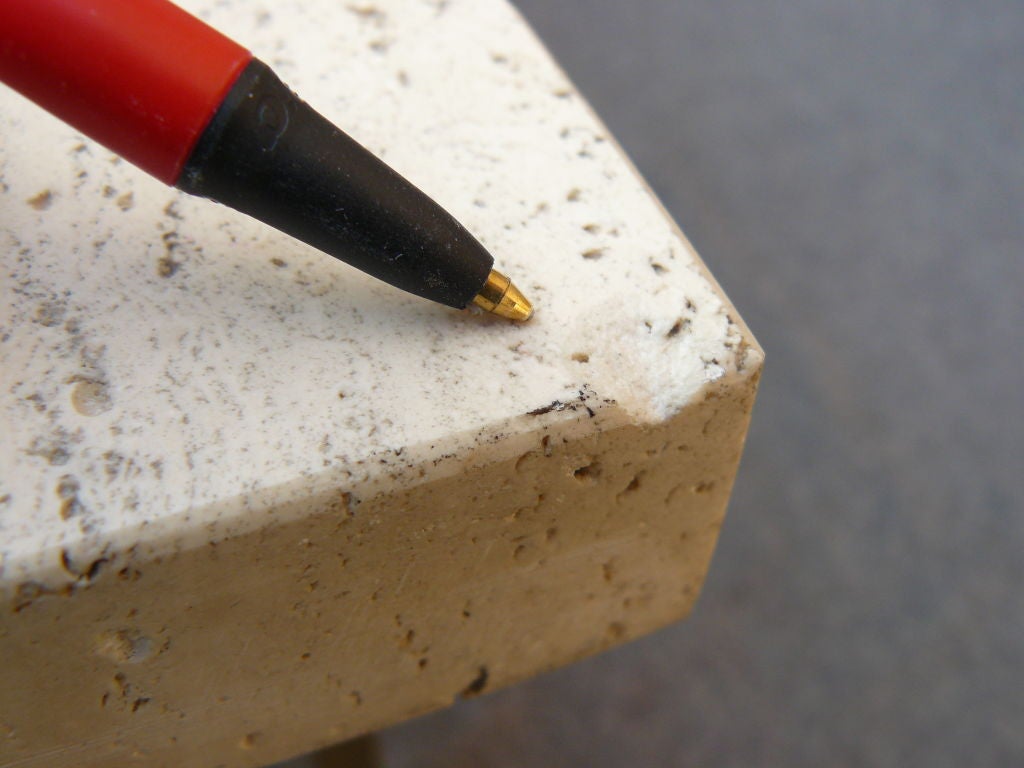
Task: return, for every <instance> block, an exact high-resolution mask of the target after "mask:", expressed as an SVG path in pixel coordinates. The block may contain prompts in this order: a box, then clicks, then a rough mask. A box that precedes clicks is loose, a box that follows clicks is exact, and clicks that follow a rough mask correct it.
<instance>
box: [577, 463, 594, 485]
mask: <svg viewBox="0 0 1024 768" xmlns="http://www.w3.org/2000/svg"><path fill="white" fill-rule="evenodd" d="M572 476H573V477H575V478H576V479H577V480H578V481H579V482H581V483H595V482H597V479H598V478H599V477H600V476H601V464H600V462H597V461H592V462H590V463H589V464H584V465H583V466H581V467H577V468H576V469H574V470H573V471H572Z"/></svg>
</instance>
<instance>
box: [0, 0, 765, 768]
mask: <svg viewBox="0 0 1024 768" xmlns="http://www.w3.org/2000/svg"><path fill="white" fill-rule="evenodd" d="M182 5H183V6H185V7H186V8H188V9H190V10H192V11H198V12H199V13H200V15H202V16H203V17H204V18H206V19H207V20H209V21H210V22H211V23H213V24H214V25H215V26H217V27H219V28H220V29H222V30H224V31H225V32H227V33H229V34H231V35H232V36H234V37H235V38H237V39H239V40H241V41H244V42H245V43H247V44H248V45H250V46H251V47H252V49H253V50H254V52H255V53H256V54H257V55H258V56H260V57H261V58H263V59H264V60H266V61H268V62H269V63H271V64H272V65H273V66H274V67H275V69H277V71H278V73H279V74H280V75H281V76H282V77H283V78H284V79H285V80H286V81H287V82H289V83H290V84H291V85H292V86H293V87H294V88H295V89H296V90H297V91H298V92H299V93H300V94H302V95H303V97H304V98H306V99H307V100H308V101H310V102H311V103H313V104H314V105H315V106H317V107H318V108H319V109H320V110H321V111H322V112H324V113H325V114H326V115H327V116H328V117H329V118H331V119H333V120H334V121H335V122H337V123H338V124H339V125H341V126H342V127H344V128H345V129H346V130H348V131H349V132H350V133H352V134H353V135H354V136H355V137H356V138H357V139H359V140H361V141H362V142H363V143H365V144H366V145H367V146H368V147H369V148H371V149H372V150H374V151H376V152H378V153H379V154H381V155H382V156H383V157H384V158H385V159H386V160H387V161H388V162H389V163H391V164H392V165H393V166H394V167H395V168H396V169H398V170H399V171H400V172H402V173H404V174H405V175H407V176H408V177H409V178H410V179H412V180H413V181H414V182H416V183H418V184H419V185H420V186H421V187H423V188H424V189H425V190H427V191H428V192H429V193H430V194H432V195H433V196H435V197H436V198H437V199H439V201H440V202H441V203H442V204H443V205H445V206H446V207H447V208H448V209H449V210H450V211H451V212H452V213H453V214H454V215H455V216H456V217H457V218H459V219H460V220H461V221H463V222H464V223H465V224H466V225H467V226H468V227H469V228H470V230H472V231H473V232H474V233H476V234H477V235H478V236H479V238H480V240H481V241H482V242H483V243H484V244H485V245H487V246H488V247H489V248H490V249H491V250H492V252H493V253H494V254H495V255H496V257H497V259H498V264H499V266H500V267H501V268H502V269H503V271H505V272H507V273H508V274H509V275H510V276H511V277H512V278H513V279H514V280H515V281H516V282H517V283H518V284H519V285H520V286H521V287H522V288H523V289H524V291H525V292H526V293H527V294H528V295H529V296H530V298H531V299H533V300H534V301H535V303H536V305H537V307H538V311H537V314H536V316H535V318H534V319H533V320H532V321H531V322H530V323H528V324H526V325H522V326H517V325H513V324H509V323H506V322H503V321H500V320H496V319H492V318H489V317H481V316H472V315H470V314H469V313H457V312H452V311H450V310H446V309H444V308H442V307H438V306H434V305H430V304H428V303H425V302H423V301H422V300H419V299H416V298H413V297H410V296H407V295H405V294H402V293H400V292H398V291H396V290H394V289H391V288H388V287H387V286H384V285H381V284H378V283H375V282H373V281H372V280H370V279H369V278H366V277H364V276H363V275H361V274H360V273H358V272H356V271H355V270H352V269H350V268H348V267H345V266H343V265H341V264H339V263H338V262H336V261H334V260H332V259H330V258H328V257H325V256H322V255H320V254H318V253H316V252H314V251H312V250H311V249H309V248H307V247H305V246H303V245H301V244H299V243H297V242H295V241H292V240H289V239H288V238H286V237H284V236H283V235H280V234H278V233H276V232H273V231H270V230H268V229H267V228H266V227H264V226H262V225H260V224H258V223H256V222H253V221H251V220H249V219H246V218H245V217H243V216H241V215H238V214H235V213H234V212H232V211H230V210H227V209H225V208H222V207H219V206H216V205H213V204H211V203H207V202H204V201H201V200H195V199H191V198H187V197H184V196H180V195H178V194H176V193H175V192H174V191H172V190H169V189H167V188H165V187H163V186H161V185H160V184H159V183H158V182H156V181H154V180H152V179H150V178H148V177H145V176H143V175H142V174H141V172H138V171H136V170H135V169H133V168H131V167H129V166H127V165H126V164H125V163H122V162H120V161H118V160H117V158H115V157H113V156H112V155H110V153H108V152H107V151H106V150H104V149H102V148H101V147H98V146H96V145H95V144H92V143H91V142H89V141H87V140H84V139H83V138H82V137H80V136H78V135H76V134H75V133H74V132H73V131H72V130H70V129H69V128H67V127H65V126H63V125H61V124H60V123H59V122H58V121H56V120H55V119H53V118H51V117H49V116H48V115H45V114H44V113H43V112H41V111H40V110H39V109H37V108H36V107H34V106H32V105H31V104H28V103H27V102H25V101H24V100H23V99H22V98H21V97H19V96H17V95H15V94H13V93H12V92H10V91H8V90H2V91H0V259H2V269H3V271H2V281H3V282H2V291H3V301H2V302H0V366H2V369H0V370H2V387H0V418H2V422H0V430H2V432H0V592H2V595H3V600H4V602H3V609H2V613H0V658H2V659H3V663H2V664H0V765H18V766H23V765H24V766H29V765H31V766H36V765H39V766H43V765H46V766H50V765H59V766H116V765H147V766H157V765H166V766H210V765H225V766H228V765H230V766H236V765H237V766H242V765H260V764H264V763H267V762H270V761H273V760H276V759H280V758H282V757H285V756H287V755H290V754H295V753H298V752H301V751H304V750H308V749H312V748H314V747H317V746H320V745H323V744H326V743H329V742H331V741H336V740H339V739H342V738H346V737H349V736H353V735H356V734H358V733H361V732H364V731H366V730H369V729H373V728H377V727H380V726H383V725H386V724H389V723H391V722H394V721H396V720H399V719H401V718H404V717H408V716H411V715H413V714H416V713H420V712H425V711H427V710H429V709H432V708H436V707H440V706H444V705H446V704H448V703H450V702H451V701H452V700H453V699H454V698H455V697H457V696H459V695H474V694H476V693H480V692H482V691H486V690H490V689H492V688H494V687H495V686H499V685H504V684H507V683H509V682H512V681H514V680H517V679H521V678H523V677H526V676H529V675H531V674H534V673H536V672H538V671H541V670H544V669H548V668H551V667H553V666H557V665H559V664H564V663H566V662H568V661H571V660H573V659H576V658H579V657H581V656H583V655H586V654H589V653H593V652H596V651H598V650H601V649H603V648H605V647H608V646H609V645H612V644H615V643H618V642H621V641H623V640H626V639H628V638H631V637H634V636H636V635H638V634H640V633H643V632H647V631H650V630H652V629H654V628H657V627H659V626H662V625H664V624H666V623H667V622H670V621H673V620H675V619H678V618H680V617H681V616H683V615H685V614H686V613H687V612H688V611H689V610H690V608H691V607H692V605H693V602H694V600H695V599H696V595H697V592H698V591H699V588H700V584H701V582H702V580H703V578H704V574H705V572H706V569H707V566H708V562H709V559H710V556H711V552H712V549H713V547H714V542H715V538H716V535H717V531H718V528H719V526H720V525H721V522H722V517H723V514H724V511H725V505H726V502H727V499H728V495H729V489H730V486H731V483H732V479H733V476H734V473H735V471H736V467H737V463H738V461H739V456H740V451H741V448H742V443H743V437H744V435H745V431H746V426H747V422H748V419H749V414H750V409H751V406H752V404H753V399H754V392H755V389H756V383H757V378H758V375H759V372H760V368H761V362H762V353H761V351H760V349H759V348H758V347H757V344H756V342H755V341H754V339H753V337H752V336H751V335H750V334H749V332H748V331H747V330H746V328H745V327H744V326H743V325H742V322H741V321H740V319H739V317H738V315H737V314H736V313H735V310H733V309H732V307H731V306H730V305H729V303H728V301H727V299H726V298H725V297H724V296H723V295H722V293H721V291H720V290H719V289H718V288H717V286H716V285H715V284H714V282H713V281H712V280H711V278H710V277H709V276H708V275H707V273H706V271H705V270H704V268H703V266H702V264H701V263H700V261H699V260H698V258H697V257H696V255H695V254H694V253H693V251H692V249H691V248H690V246H689V244H688V243H687V242H686V241H685V239H683V237H682V236H681V235H680V234H679V232H678V230H677V229H676V228H675V226H674V225H673V223H672V222H671V221H670V220H669V218H668V217H667V216H666V215H665V213H664V211H663V210H662V209H661V208H660V206H659V205H658V204H657V202H656V201H655V200H654V199H653V198H652V197H651V195H650V193H649V192H648V190H647V189H646V187H645V186H644V185H643V183H642V182H641V181H640V180H639V179H638V177H637V176H636V175H635V173H634V171H633V169H632V168H631V166H630V165H629V164H628V161H627V160H626V159H625V158H624V157H623V155H622V153H621V151H620V150H619V149H618V148H617V147H616V145H615V144H614V142H613V141H612V140H611V138H610V137H609V136H608V135H607V133H606V131H605V129H604V128H603V126H602V125H601V124H600V123H599V122H598V121H597V120H596V119H595V118H594V116H593V115H592V114H591V113H590V112H589V111H588V109H587V107H586V105H585V104H584V103H583V101H582V100H581V99H580V97H579V95H578V94H576V92H575V91H574V90H573V89H572V86H571V85H570V83H569V82H568V81H567V80H566V79H565V77H564V75H563V74H562V73H561V72H560V71H559V70H558V69H557V67H556V66H555V65H554V64H553V63H552V62H551V60H550V59H549V58H548V56H547V54H546V53H545V51H544V50H543V48H542V46H541V45H540V43H539V42H538V41H537V40H536V39H535V38H534V36H533V35H532V33H531V32H530V31H529V29H528V28H527V27H526V26H525V24H524V23H523V22H522V20H521V19H520V18H519V17H518V15H517V14H516V13H515V11H514V10H513V9H512V8H511V7H509V6H508V5H507V4H505V3H504V2H501V1H500V0H472V2H470V1H469V0H450V1H449V2H426V1H425V0H389V1H388V2H376V3H374V4H373V5H368V4H367V5H351V6H345V5H341V4H337V3H333V2H329V0H315V1H314V0H293V1H291V2H278V3H274V4H266V5H263V4H260V3H248V2H245V3H243V2H241V1H240V0H230V1H228V2H214V1H213V0H192V1H191V2H182Z"/></svg>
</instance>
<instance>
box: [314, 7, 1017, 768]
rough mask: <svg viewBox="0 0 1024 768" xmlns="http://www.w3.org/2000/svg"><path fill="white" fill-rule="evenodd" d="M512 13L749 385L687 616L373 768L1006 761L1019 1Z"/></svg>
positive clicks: (1010, 726)
mask: <svg viewBox="0 0 1024 768" xmlns="http://www.w3.org/2000/svg"><path fill="white" fill-rule="evenodd" d="M518 5H519V7H520V8H521V10H522V11H523V13H524V14H525V15H526V16H527V18H528V19H529V21H530V22H531V23H532V24H533V25H534V27H535V29H536V30H537V31H538V33H539V34H540V35H541V37H543V38H544V40H545V41H546V42H547V44H548V46H549V47H550V48H551V50H552V52H553V53H554V55H555V56H556V58H558V60H559V61H560V62H561V63H562V65H563V66H564V67H565V69H566V70H567V71H568V73H569V75H570V76H571V77H572V78H573V80H574V81H575V82H576V84H577V85H578V86H579V87H580V89H581V90H582V91H583V93H584V95H585V96H586V97H587V98H588V99H589V100H590V102H591V103H592V104H593V105H594V107H595V108H596V110H597V111H598V113H599V114H600V115H601V116H602V117H603V118H604V120H605V121H606V123H607V124H608V126H609V127H610V129H611V130H612V132H613V133H614V134H615V135H616V136H617V137H618V138H619V140H620V141H621V143H622V144H623V146H624V147H625V149H626V151H627V152H629V154H630V155H631V156H632V157H633V159H634V160H635V162H636V164H637V165H638V166H639V168H640V171H641V172H642V173H643V174H644V175H645V176H646V178H647V179H648V181H649V182H650V183H651V185H652V186H653V187H654V189H655V191H656V192H657V193H658V194H659V195H660V196H661V198H662V200H663V201H664V202H665V205H666V206H667V207H668V209H669V211H670V212H671V213H672V214H673V215H674V216H675V217H676V219H677V220H678V221H679V223H680V224H681V225H682V227H683V229H684V230H685V232H686V233H687V234H688V235H689V237H690V238H691V240H692V241H693V242H694V244H695V245H696V247H697V249H698V251H699V252H700V253H701V254H702V255H703V257H704V259H705V261H706V262H707V263H708V265H709V266H710V267H711V270H712V271H713V272H714V274H715V275H716V276H717V277H718V279H719V280H720V281H721V283H722V285H723V286H724V288H725V290H726V291H727V293H728V294H729V295H730V297H731V298H732V299H733V301H734V302H735V303H736V306H737V307H738V308H739V310H740V312H741V313H742V314H743V316H744V318H745V319H746V320H747V322H748V323H749V324H750V326H751V328H752V329H753V331H754V333H755V334H756V335H757V337H758V338H759V340H760V341H761V343H762V344H763V346H764V347H765V350H766V351H767V354H768V362H767V368H766V371H765V376H764V379H763V384H762V388H761V394H760V399H759V401H758V403H757V407H756V408H755V412H754V423H753V428H752V431H751V433H750V438H749V442H748V444H747V450H746V454H745V457H744V459H743V465H742V467H741V469H740V474H739V479H738V482H737V485H736V490H735V494H734V496H733V499H732V503H731V506H730V512H729V518H728V519H727V521H726V525H725V527H724V529H723V535H722V538H721V542H720V544H719V549H718V552H717V554H716V556H715V561H714V563H713V565H712V569H711V576H710V579H709V581H708V583H707V587H706V589H705V591H704V594H703V596H702V597H701V600H700V603H699V604H698V607H697V610H696V612H695V613H694V615H693V616H692V618H691V619H690V620H689V621H686V622H684V623H682V624H679V625H676V626H673V627H671V628H669V629H666V630H664V631H661V632H659V633H657V634H655V635H653V636H650V637H648V638H645V639H642V640H639V641H637V642H634V643H631V644H629V645H627V646H625V647H622V648H620V649H618V650H615V651H612V652H610V653H607V654H604V655H602V656H600V657H597V658H594V659H591V660H588V661H585V662H582V663H580V664H577V665H575V666H572V667H570V668H567V669H563V670H560V671H557V672H554V673H552V674H548V675H546V676H542V677H540V678H537V679H535V680H533V681H531V682H528V683H526V684H524V685H520V686H517V687H514V688H511V689H508V690H505V691H501V692H498V693H495V694H492V695H489V696H485V697H483V698H480V699H475V700H472V701H467V702H462V703H460V704H458V705H457V706H455V707H454V708H453V709H451V710H448V711H445V712H441V713H438V714H435V715H431V716H428V717H425V718H422V719H419V720H416V721H413V722H410V723H407V724H404V725H401V726H399V727H396V728H393V729H391V730H388V731H386V732H384V733H383V734H381V735H380V737H379V741H378V743H379V747H380V751H381V756H382V764H383V765H384V766H386V768H406V767H409V766H425V767H427V768H430V767H433V766H437V767H441V766H444V767H445V768H452V767H455V768H458V767H460V766H561V765H569V766H704V767H705V768H706V767H712V766H744V767H747V766H815V767H818V766H823V765H825V766H832V765H870V766H901V767H902V766H929V768H940V767H941V766H958V767H959V766H1017V765H1024V477H1022V475H1024V343H1022V341H1021V328H1022V327H1024V302H1022V294H1024V3H1022V2H1020V0H1005V1H1004V2H1000V1H998V0H973V2H909V1H907V0H866V1H865V0H858V1H857V2H854V1H853V0H845V1H844V0H785V1H782V0H742V1H740V0H682V1H679V2H669V1H667V0H660V1H659V0H629V1H628V2H627V1H625V0H614V1H613V0H557V1H556V0H519V2H518ZM319 764H322V765H328V764H329V763H326V762H324V763H318V765H319Z"/></svg>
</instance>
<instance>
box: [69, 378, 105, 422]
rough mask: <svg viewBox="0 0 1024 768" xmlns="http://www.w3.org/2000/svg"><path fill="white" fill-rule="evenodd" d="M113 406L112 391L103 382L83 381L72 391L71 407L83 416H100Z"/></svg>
mask: <svg viewBox="0 0 1024 768" xmlns="http://www.w3.org/2000/svg"><path fill="white" fill-rule="evenodd" d="M112 405H113V402H112V400H111V397H110V389H109V387H107V385H106V383H104V382H102V381H98V380H96V379H83V380H81V381H79V382H78V383H77V384H75V386H74V389H72V390H71V406H72V407H73V408H74V409H75V410H76V411H77V412H78V413H80V414H81V415H82V416H99V415H100V414H101V413H105V412H106V411H109V410H110V408H111V406H112Z"/></svg>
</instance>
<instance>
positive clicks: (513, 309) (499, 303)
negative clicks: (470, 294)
mask: <svg viewBox="0 0 1024 768" xmlns="http://www.w3.org/2000/svg"><path fill="white" fill-rule="evenodd" d="M473 303H474V304H476V305H477V306H478V307H480V308H481V309H483V310H484V311H486V312H490V313H492V314H495V315H497V316H498V317H504V318H506V319H508V320H516V321H518V322H523V321H524V320H529V319H530V317H531V316H532V315H533V305H532V304H531V303H530V301H529V299H527V298H526V297H525V296H523V294H522V292H521V291H520V290H519V289H518V288H516V286H515V284H514V283H513V282H512V281H511V280H509V279H508V278H507V277H505V276H504V275H503V274H501V272H499V271H498V270H496V269H492V270H491V274H489V275H488V276H487V280H486V282H484V285H483V288H481V289H480V293H478V294H477V295H476V296H475V297H474V298H473Z"/></svg>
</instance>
